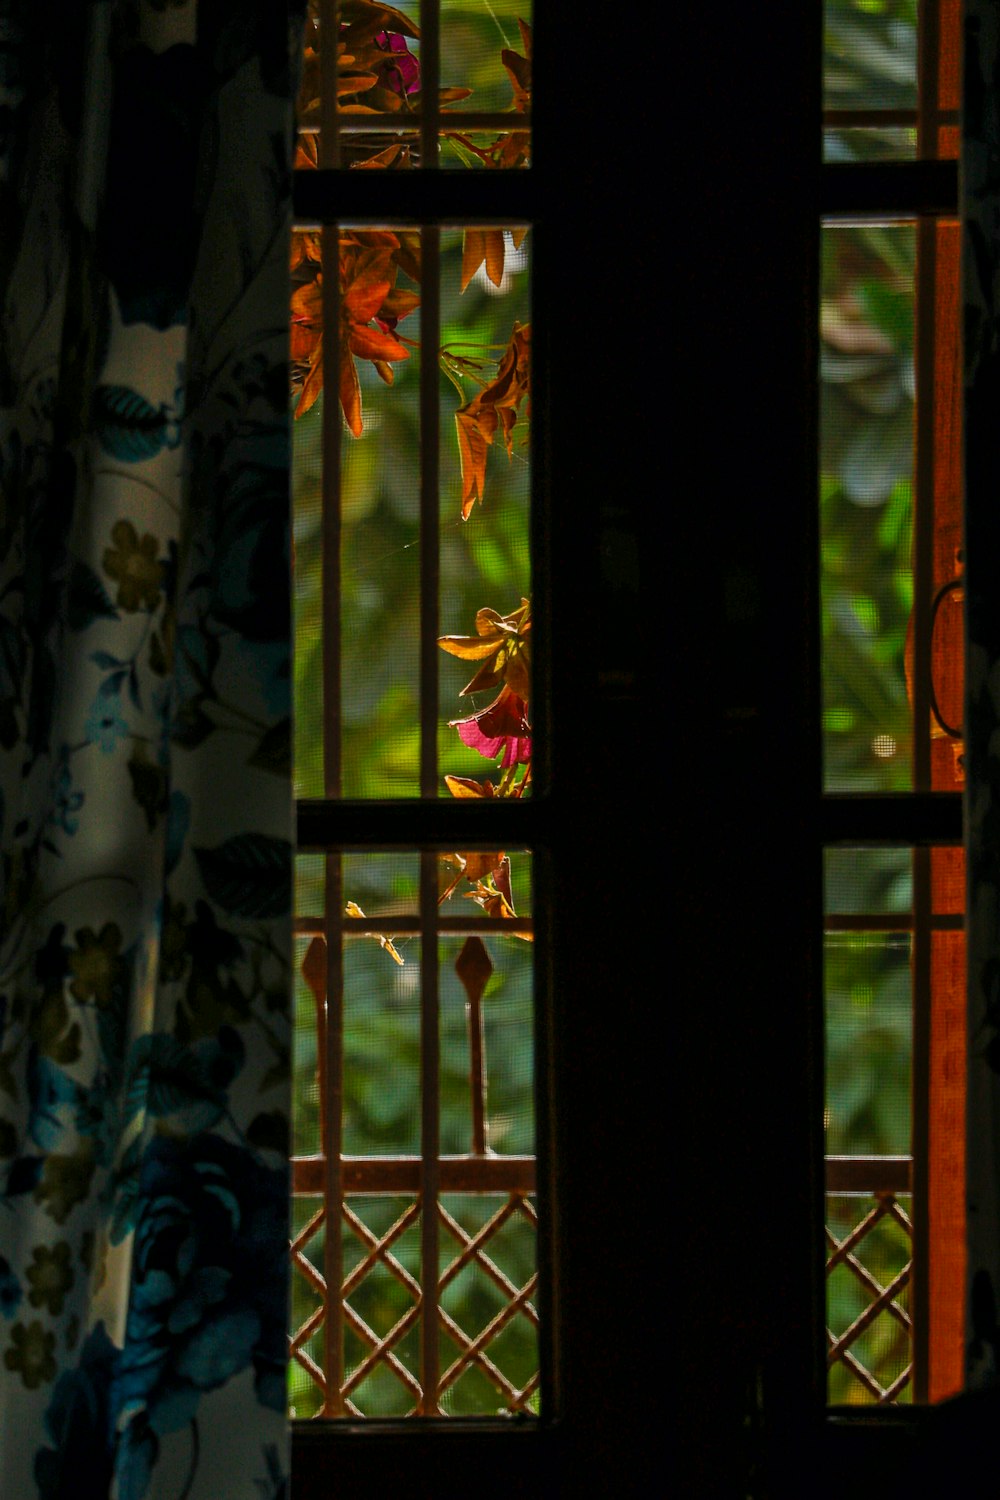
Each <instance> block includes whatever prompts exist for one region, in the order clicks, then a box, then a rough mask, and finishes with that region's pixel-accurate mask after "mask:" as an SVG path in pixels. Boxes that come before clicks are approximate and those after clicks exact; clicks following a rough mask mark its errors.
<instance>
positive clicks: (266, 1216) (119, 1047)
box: [0, 0, 301, 1500]
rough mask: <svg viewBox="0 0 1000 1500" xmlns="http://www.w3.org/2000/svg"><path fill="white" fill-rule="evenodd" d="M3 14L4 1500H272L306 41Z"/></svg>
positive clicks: (260, 1)
mask: <svg viewBox="0 0 1000 1500" xmlns="http://www.w3.org/2000/svg"><path fill="white" fill-rule="evenodd" d="M300 9H301V7H300V6H296V5H295V4H294V3H292V4H290V5H284V4H275V3H274V0H197V3H195V0H89V3H84V4H80V5H76V6H67V7H58V8H56V9H53V8H52V7H49V6H40V5H37V4H33V3H31V0H20V3H17V0H7V3H3V4H0V225H2V233H0V299H2V300H0V308H2V317H3V330H2V336H0V833H2V840H0V856H2V872H3V875H2V879H3V886H2V891H0V1197H2V1201H0V1491H2V1492H3V1493H4V1494H9V1495H12V1496H13V1495H16V1496H19V1497H20V1496H29V1495H39V1496H44V1497H47V1500H55V1497H57V1496H59V1497H64V1496H73V1497H74V1500H99V1497H105V1496H109V1495H116V1496H120V1497H123V1500H125V1497H128V1500H139V1497H141V1496H147V1495H148V1496H156V1497H164V1500H166V1497H170V1500H181V1497H190V1500H195V1497H206V1500H207V1497H211V1500H220V1497H223V1496H224V1497H225V1500H240V1497H243V1496H246V1497H248V1500H249V1497H251V1496H252V1497H253V1500H262V1497H267V1496H272V1495H273V1496H277V1495H279V1494H284V1493H285V1486H286V1473H287V1451H286V1424H285V1359H286V1327H287V1317H286V1299H287V1241H288V1233H287V1231H288V1224H287V1221H288V1175H287V1154H288V1150H287V1148H288V1118H289V1024H290V1022H289V1004H288V993H289V972H290V970H289V960H290V951H291V937H290V904H291V903H290V886H291V850H292V805H291V792H290V767H289V726H290V701H289V699H290V694H289V688H290V671H289V665H290V664H289V587H288V582H289V580H288V540H287V537H288V527H287V513H288V500H287V471H288V445H289V425H288V418H289V401H288V348H287V305H288V230H289V212H290V170H289V168H290V159H291V142H292V130H291V100H292V96H293V92H294V88H293V73H294V71H295V69H294V65H293V63H292V61H291V60H292V59H294V58H296V57H297V56H298V53H299V43H300V40H301V38H300V32H299V27H300V23H301V17H300V16H299V14H298V11H299V10H300Z"/></svg>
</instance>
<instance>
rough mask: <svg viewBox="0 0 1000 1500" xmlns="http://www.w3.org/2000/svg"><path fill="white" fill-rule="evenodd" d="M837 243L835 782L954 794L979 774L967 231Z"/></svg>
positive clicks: (832, 473) (828, 421)
mask: <svg viewBox="0 0 1000 1500" xmlns="http://www.w3.org/2000/svg"><path fill="white" fill-rule="evenodd" d="M822 243H823V270H822V310H821V366H820V375H821V408H820V411H821V415H820V468H821V478H820V500H821V526H820V532H821V564H822V568H821V600H822V611H823V731H824V734H823V749H824V785H825V789H826V790H827V791H831V792H886V791H905V790H919V791H928V790H935V791H954V790H958V789H959V788H960V787H961V785H962V784H963V781H964V767H963V760H962V741H961V718H962V694H963V659H964V614H963V611H964V589H963V579H962V550H961V538H962V521H961V408H960V401H961V382H960V378H959V362H958V349H959V227H958V224H957V223H956V222H953V221H942V222H940V223H938V224H933V223H930V222H928V223H925V224H921V225H920V226H919V227H918V226H915V225H911V224H877V223H869V224H855V225H851V226H842V225H836V226H835V225H828V226H826V227H825V228H824V231H823V241H822ZM914 724H916V725H917V727H918V731H919V732H918V733H917V734H916V736H915V734H914Z"/></svg>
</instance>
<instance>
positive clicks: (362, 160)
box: [296, 0, 532, 170]
mask: <svg viewBox="0 0 1000 1500" xmlns="http://www.w3.org/2000/svg"><path fill="white" fill-rule="evenodd" d="M439 9H440V17H439V20H440V54H441V61H440V91H439V95H438V107H439V109H440V111H441V116H442V126H444V125H445V121H447V127H446V128H441V130H440V133H439V145H438V149H437V152H436V153H435V160H434V162H433V163H432V165H440V166H448V167H469V168H473V169H481V168H484V167H487V168H501V169H510V168H517V167H525V166H527V165H528V164H529V159H530V139H531V137H530V131H529V130H528V129H527V128H526V117H527V115H528V113H529V112H530V107H531V82H532V80H531V63H532V40H531V16H532V6H531V3H530V0H495V3H487V0H481V3H478V4H477V3H475V0H442V3H441V5H440V8H439ZM332 16H333V6H332V3H328V0H309V8H308V21H307V25H306V35H305V51H304V58H303V69H302V86H301V90H300V94H299V100H298V123H299V152H298V155H297V161H296V165H297V166H298V167H299V168H305V169H308V168H310V167H316V166H318V165H326V166H346V167H361V168H366V169H371V168H375V169H389V170H400V169H403V170H405V169H407V168H411V167H419V166H423V165H426V163H425V162H424V160H423V154H422V145H421V137H420V132H419V120H420V114H421V106H422V103H423V100H424V93H423V84H424V71H425V67H422V57H421V9H420V4H419V0H398V4H396V5H387V4H382V3H381V0H341V5H340V33H339V37H338V43H337V56H336V59H335V61H331V60H330V59H329V58H326V57H324V47H323V37H324V32H325V31H329V29H330V28H331V26H332ZM424 61H425V60H424ZM425 66H426V64H425ZM334 81H335V87H336V103H337V111H336V116H335V118H336V130H337V139H336V148H335V153H334V151H333V149H332V148H331V150H329V151H328V150H327V149H326V146H327V144H328V143H326V142H325V139H324V137H323V131H324V129H325V128H329V126H330V122H331V118H332V115H331V114H327V113H326V112H325V109H324V103H325V99H326V97H327V91H328V90H331V89H332V87H333V86H334ZM510 114H514V115H516V116H520V117H522V118H521V120H519V121H518V124H522V121H523V122H524V123H523V125H522V128H520V129H512V128H511V125H508V124H507V121H506V120H505V118H504V117H505V116H507V115H510ZM512 123H513V122H512Z"/></svg>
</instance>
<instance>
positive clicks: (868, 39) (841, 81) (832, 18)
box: [823, 0, 917, 161]
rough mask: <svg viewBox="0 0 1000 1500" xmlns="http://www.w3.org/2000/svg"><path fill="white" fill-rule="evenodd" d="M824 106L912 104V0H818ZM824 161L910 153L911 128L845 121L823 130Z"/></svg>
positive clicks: (914, 20)
mask: <svg viewBox="0 0 1000 1500" xmlns="http://www.w3.org/2000/svg"><path fill="white" fill-rule="evenodd" d="M823 14H824V28H823V40H824V48H823V64H824V66H823V83H824V90H823V96H824V98H823V102H824V104H825V106H826V108H827V109H838V110H840V109H857V110H862V109H915V108H916V103H917V30H916V27H917V0H824V9H823ZM825 137H826V138H825V150H826V157H827V160H829V161H860V160H871V159H875V158H882V159H887V158H892V157H895V158H900V157H908V156H913V155H914V152H915V149H916V131H915V130H912V129H908V128H905V127H900V126H882V127H880V128H877V129H873V128H871V127H851V128H848V129H837V130H828V131H827V132H826V133H825Z"/></svg>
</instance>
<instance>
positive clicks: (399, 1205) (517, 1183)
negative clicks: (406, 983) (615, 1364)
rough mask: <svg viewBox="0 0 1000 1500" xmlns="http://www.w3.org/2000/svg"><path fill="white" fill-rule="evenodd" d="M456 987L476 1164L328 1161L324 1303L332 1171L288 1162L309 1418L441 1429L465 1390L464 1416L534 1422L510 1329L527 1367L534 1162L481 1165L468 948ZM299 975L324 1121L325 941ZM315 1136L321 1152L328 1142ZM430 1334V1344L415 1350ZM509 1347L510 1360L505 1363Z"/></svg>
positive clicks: (484, 1127) (479, 1046) (478, 975)
mask: <svg viewBox="0 0 1000 1500" xmlns="http://www.w3.org/2000/svg"><path fill="white" fill-rule="evenodd" d="M455 971H456V973H457V974H458V976H459V979H460V981H461V983H462V986H463V988H464V990H465V993H466V997H467V1002H468V1003H467V1021H468V1034H469V1084H470V1109H469V1119H470V1143H471V1145H472V1148H473V1149H472V1150H471V1151H470V1152H469V1153H467V1154H463V1155H441V1156H439V1157H437V1158H436V1160H435V1161H434V1162H433V1164H432V1168H433V1171H432V1173H431V1174H429V1173H428V1163H427V1162H426V1161H425V1160H424V1159H423V1158H422V1157H419V1156H412V1155H395V1156H377V1157H376V1156H371V1157H356V1156H340V1157H339V1165H338V1171H337V1181H338V1182H339V1183H340V1185H341V1197H340V1202H339V1219H340V1233H341V1241H342V1254H341V1256H340V1257H339V1264H340V1265H341V1266H342V1276H341V1284H340V1288H339V1296H337V1297H335V1298H334V1297H331V1295H330V1290H329V1275H328V1271H329V1266H330V1265H331V1263H334V1264H336V1263H338V1260H334V1261H333V1262H332V1261H331V1257H330V1256H329V1254H328V1253H327V1247H326V1245H325V1238H326V1232H327V1221H328V1213H327V1204H328V1203H329V1202H331V1201H332V1197H331V1194H330V1190H329V1182H330V1171H329V1166H330V1164H329V1163H328V1161H327V1158H326V1153H325V1150H323V1151H321V1152H320V1153H318V1154H316V1155H313V1156H300V1157H296V1158H293V1163H292V1192H293V1212H294V1215H295V1232H294V1234H293V1238H292V1241H291V1245H290V1253H291V1260H292V1268H293V1278H295V1281H296V1285H297V1288H298V1292H297V1295H296V1297H295V1299H294V1301H295V1305H296V1306H297V1307H298V1308H299V1309H300V1310H301V1308H302V1307H303V1305H307V1304H309V1303H311V1306H309V1309H308V1312H307V1313H306V1315H305V1316H304V1317H301V1319H300V1321H299V1326H298V1327H296V1328H295V1329H294V1331H293V1332H292V1333H291V1335H290V1338H289V1351H290V1355H291V1358H292V1360H293V1361H294V1362H295V1364H296V1366H297V1367H298V1369H299V1370H300V1371H301V1372H302V1373H303V1374H304V1375H305V1376H306V1377H307V1385H308V1388H309V1389H310V1390H311V1391H312V1392H313V1397H312V1398H311V1399H310V1400H308V1401H306V1402H305V1403H304V1404H305V1405H306V1406H307V1407H308V1409H309V1410H310V1411H311V1412H313V1413H314V1414H315V1415H326V1416H344V1417H364V1416H373V1415H384V1416H410V1415H416V1414H421V1415H428V1414H430V1415H448V1414H449V1413H450V1412H451V1411H452V1410H468V1408H469V1404H470V1402H469V1399H468V1396H469V1392H468V1391H466V1393H465V1394H464V1395H462V1396H459V1395H458V1393H459V1392H460V1389H461V1387H462V1386H463V1384H466V1383H468V1382H470V1381H471V1382H473V1385H474V1389H473V1391H472V1398H473V1400H472V1404H473V1405H474V1406H475V1407H476V1409H477V1410H480V1411H489V1412H490V1413H496V1414H510V1415H514V1414H528V1413H531V1412H532V1411H534V1410H536V1409H537V1405H536V1403H537V1394H538V1388H539V1374H538V1369H537V1358H536V1361H535V1363H534V1365H533V1367H532V1368H530V1369H526V1368H525V1361H524V1348H525V1343H526V1340H525V1339H524V1338H522V1339H520V1340H519V1341H517V1340H512V1339H511V1331H512V1329H514V1327H515V1325H518V1326H520V1327H521V1328H522V1329H527V1330H529V1331H530V1339H529V1340H528V1342H529V1343H530V1345H531V1347H533V1348H534V1349H535V1351H536V1354H537V1342H538V1340H537V1330H538V1326H539V1315H538V1310H537V1306H536V1297H537V1284H538V1276H537V1272H536V1271H535V1270H534V1269H531V1271H530V1274H527V1275H524V1274H522V1273H523V1269H524V1267H525V1266H529V1267H531V1268H533V1267H534V1266H536V1265H537V1253H536V1238H537V1212H536V1208H535V1204H534V1195H535V1160H534V1157H531V1156H523V1155H500V1154H497V1153H495V1152H492V1151H491V1150H490V1149H489V1145H488V1140H489V1121H488V1118H487V1113H486V1058H485V1048H484V1039H483V1023H482V1014H481V1009H480V1000H481V998H482V995H483V992H484V989H485V986H486V983H487V981H488V979H489V976H490V973H491V972H492V964H491V962H490V959H489V956H488V954H487V953H486V949H485V946H484V945H483V943H482V942H481V940H480V939H479V938H478V937H476V936H470V937H469V938H468V939H467V941H466V943H465V944H464V946H463V948H462V950H461V953H460V954H459V957H458V961H457V962H456V964H455ZM302 973H303V977H304V978H305V980H306V983H307V985H308V987H309V989H310V990H311V991H312V994H313V996H314V998H315V1000H316V1026H317V1036H318V1037H319V1039H320V1043H321V1045H320V1047H319V1050H318V1059H319V1067H318V1084H319V1093H320V1110H321V1115H322V1116H323V1117H324V1118H325V1112H326V1109H327V1100H328V1097H329V1096H330V1094H331V1093H332V1092H333V1091H330V1090H329V1089H328V1080H327V1072H326V1068H325V1067H324V1065H323V1061H322V1059H323V1056H324V1051H323V1046H322V1043H323V1041H324V1040H325V1027H326V1006H327V993H326V990H327V976H326V964H325V959H324V955H323V945H322V939H320V938H316V939H314V940H313V942H312V943H311V944H310V948H309V951H308V952H307V954H306V957H305V961H304V963H303V965H302ZM425 1082H426V1081H425ZM322 1134H323V1145H324V1147H325V1145H326V1137H327V1134H328V1132H327V1131H326V1130H324V1131H323V1133H322ZM429 1177H430V1178H431V1180H432V1181H433V1184H434V1189H435V1190H434V1191H433V1192H432V1193H428V1180H429ZM425 1203H430V1204H431V1205H432V1211H433V1214H434V1222H435V1224H436V1232H435V1234H434V1236H433V1237H428V1235H427V1232H426V1228H427V1226H426V1224H425V1220H424V1211H425V1210H424V1205H425ZM428 1244H431V1245H433V1246H434V1247H436V1256H435V1257H434V1259H436V1274H433V1273H432V1274H431V1275H430V1276H428V1275H427V1274H426V1273H425V1271H424V1269H423V1268H424V1265H425V1264H426V1257H427V1246H428ZM431 1263H432V1265H433V1264H434V1260H432V1262H431ZM518 1268H520V1270H519V1269H518ZM428 1327H430V1328H432V1329H434V1330H435V1337H433V1338H429V1337H428V1332H427V1330H428ZM514 1342H517V1343H518V1344H519V1354H517V1355H516V1356H515V1357H513V1358H512V1355H511V1347H512V1344H513V1343H514ZM300 1384H301V1381H300ZM293 1415H302V1412H299V1411H298V1410H293Z"/></svg>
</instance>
